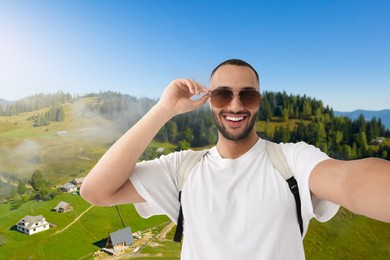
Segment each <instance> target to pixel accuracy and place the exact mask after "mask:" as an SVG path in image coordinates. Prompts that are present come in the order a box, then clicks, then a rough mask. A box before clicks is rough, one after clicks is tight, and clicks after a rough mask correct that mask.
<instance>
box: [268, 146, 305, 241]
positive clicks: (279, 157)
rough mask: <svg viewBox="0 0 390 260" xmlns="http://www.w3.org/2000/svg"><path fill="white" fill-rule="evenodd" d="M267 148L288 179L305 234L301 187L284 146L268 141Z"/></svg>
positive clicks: (269, 154) (300, 227)
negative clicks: (288, 161) (289, 163)
mask: <svg viewBox="0 0 390 260" xmlns="http://www.w3.org/2000/svg"><path fill="white" fill-rule="evenodd" d="M265 143H266V149H267V153H268V156H269V158H270V160H271V163H272V165H273V166H274V168H275V169H276V170H278V172H279V173H280V174H281V175H282V177H283V178H284V179H285V180H286V181H287V183H288V186H289V188H290V190H291V193H292V194H293V195H294V199H295V205H296V209H297V218H298V224H299V229H300V230H301V235H303V221H302V212H301V198H300V196H299V189H298V183H297V180H296V179H295V178H294V174H293V173H292V171H291V169H290V167H289V166H288V163H287V160H286V156H285V155H284V153H283V151H282V148H281V147H280V145H279V144H277V143H273V142H270V141H266V142H265Z"/></svg>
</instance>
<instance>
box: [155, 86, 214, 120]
mask: <svg viewBox="0 0 390 260" xmlns="http://www.w3.org/2000/svg"><path fill="white" fill-rule="evenodd" d="M201 93H204V95H203V96H201V97H200V98H198V99H195V100H193V99H192V97H193V96H198V95H200V94H201ZM208 97H209V91H208V90H207V89H206V88H205V87H204V86H203V85H201V84H200V83H198V82H196V81H194V80H192V79H175V80H173V81H172V82H171V83H170V84H169V85H168V87H167V88H166V89H165V90H164V92H163V94H162V96H161V98H160V100H159V102H158V106H159V107H160V108H162V109H164V110H165V111H166V112H167V113H169V114H170V115H171V116H172V117H173V116H175V115H178V114H182V113H186V112H190V111H192V110H194V109H196V108H198V107H200V106H201V105H203V104H204V103H206V101H207V99H208Z"/></svg>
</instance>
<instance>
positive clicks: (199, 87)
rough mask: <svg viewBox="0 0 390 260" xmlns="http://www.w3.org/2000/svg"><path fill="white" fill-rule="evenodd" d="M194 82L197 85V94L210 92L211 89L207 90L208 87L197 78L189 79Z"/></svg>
mask: <svg viewBox="0 0 390 260" xmlns="http://www.w3.org/2000/svg"><path fill="white" fill-rule="evenodd" d="M189 80H190V81H191V82H192V84H193V85H194V86H195V94H196V95H197V96H198V95H200V93H209V91H208V90H207V88H206V87H205V86H203V85H202V84H200V83H199V82H196V81H195V80H193V79H189Z"/></svg>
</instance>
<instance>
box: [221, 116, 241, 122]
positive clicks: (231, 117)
mask: <svg viewBox="0 0 390 260" xmlns="http://www.w3.org/2000/svg"><path fill="white" fill-rule="evenodd" d="M225 118H226V120H229V121H233V122H238V121H241V120H244V117H243V116H226V117H225Z"/></svg>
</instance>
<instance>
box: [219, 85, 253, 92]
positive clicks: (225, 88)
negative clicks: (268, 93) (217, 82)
mask: <svg viewBox="0 0 390 260" xmlns="http://www.w3.org/2000/svg"><path fill="white" fill-rule="evenodd" d="M215 89H224V90H232V88H231V87H229V86H218V87H216V88H215ZM240 90H256V91H258V90H257V89H256V88H255V87H251V86H247V87H243V88H241V89H240Z"/></svg>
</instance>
